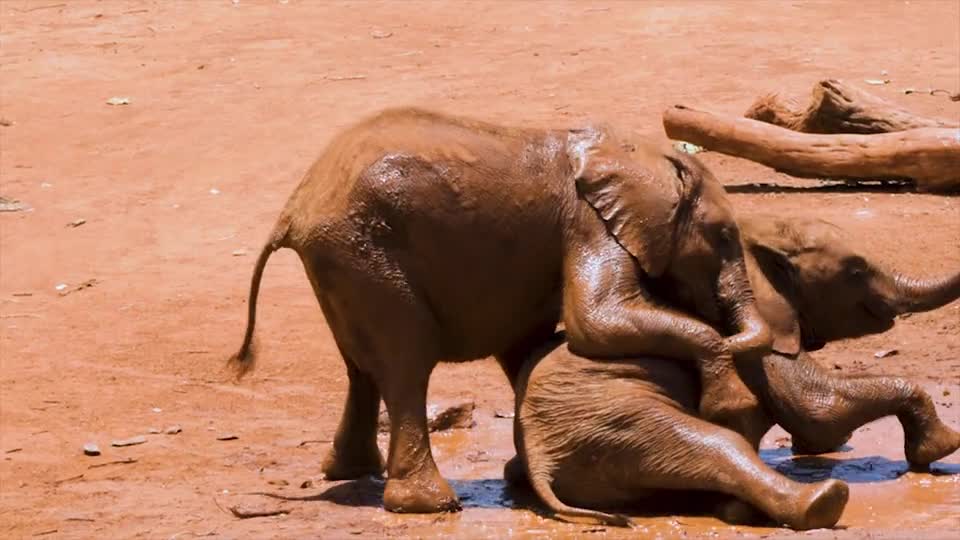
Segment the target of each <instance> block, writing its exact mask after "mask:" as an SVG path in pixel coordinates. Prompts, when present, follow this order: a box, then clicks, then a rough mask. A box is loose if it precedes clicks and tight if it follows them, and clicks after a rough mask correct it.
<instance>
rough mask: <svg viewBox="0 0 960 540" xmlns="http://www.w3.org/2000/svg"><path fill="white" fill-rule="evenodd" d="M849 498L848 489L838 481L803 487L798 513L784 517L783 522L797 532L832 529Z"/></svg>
mask: <svg viewBox="0 0 960 540" xmlns="http://www.w3.org/2000/svg"><path fill="white" fill-rule="evenodd" d="M849 498H850V488H849V487H848V486H847V484H846V483H844V482H841V481H840V480H834V479H830V480H824V481H823V482H818V483H816V484H810V485H807V486H804V488H803V489H802V491H801V493H800V496H799V500H798V506H799V509H800V511H799V512H796V513H794V514H792V515H789V516H784V519H783V521H784V523H785V524H786V525H787V526H789V527H790V528H791V529H795V530H798V531H806V530H810V529H824V528H830V527H833V526H834V525H836V524H837V522H838V521H840V516H841V515H842V514H843V509H844V507H846V505H847V500H848V499H849Z"/></svg>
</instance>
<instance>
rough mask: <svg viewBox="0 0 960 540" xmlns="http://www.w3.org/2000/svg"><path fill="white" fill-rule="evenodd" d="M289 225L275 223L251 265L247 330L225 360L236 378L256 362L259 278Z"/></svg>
mask: <svg viewBox="0 0 960 540" xmlns="http://www.w3.org/2000/svg"><path fill="white" fill-rule="evenodd" d="M288 228H289V226H288V223H287V221H286V220H281V222H280V223H278V224H277V227H276V228H275V229H274V231H273V233H272V234H271V235H270V239H269V240H268V241H267V243H266V245H265V246H263V249H262V250H261V251H260V256H259V257H257V263H256V265H255V266H254V267H253V278H252V280H251V282H250V298H249V300H248V302H247V331H246V333H245V334H244V336H243V344H242V345H240V350H238V351H237V352H236V353H234V354H233V356H231V357H230V359H229V360H227V366H228V367H230V368H232V369H233V371H234V372H235V373H236V376H237V380H240V379H241V378H243V376H244V375H246V374H247V373H249V372H250V371H251V370H253V367H254V365H255V364H256V356H257V354H256V353H257V346H256V343H255V341H254V339H253V329H254V325H255V324H256V319H257V295H258V294H259V293H260V280H261V279H262V278H263V269H264V267H265V266H266V265H267V260H268V259H270V255H272V254H273V252H274V251H276V250H278V249H280V248H282V247H286V239H287V230H288Z"/></svg>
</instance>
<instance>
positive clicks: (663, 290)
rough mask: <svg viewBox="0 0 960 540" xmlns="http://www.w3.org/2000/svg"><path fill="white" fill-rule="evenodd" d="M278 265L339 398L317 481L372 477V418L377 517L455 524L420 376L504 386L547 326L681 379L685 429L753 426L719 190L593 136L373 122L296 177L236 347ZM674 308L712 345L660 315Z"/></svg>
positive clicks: (242, 356)
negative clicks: (305, 294)
mask: <svg viewBox="0 0 960 540" xmlns="http://www.w3.org/2000/svg"><path fill="white" fill-rule="evenodd" d="M281 247H288V248H291V249H293V250H294V251H296V253H297V254H298V255H299V256H300V259H301V261H302V263H303V265H304V268H305V270H306V273H307V277H308V278H309V280H310V283H311V285H312V286H313V289H314V292H315V294H316V296H317V299H318V301H319V303H320V307H321V309H322V310H323V313H324V316H325V317H326V320H327V322H328V324H329V326H330V329H331V331H332V332H333V336H334V339H335V340H336V343H337V347H338V348H339V349H340V352H341V354H342V355H343V358H344V361H345V364H346V367H347V374H348V376H349V390H348V393H347V402H346V405H345V409H344V413H343V416H342V418H341V421H340V425H339V427H338V429H337V433H336V436H335V437H334V443H333V448H332V449H331V451H330V454H329V455H328V456H327V459H326V461H325V462H324V464H323V471H324V473H325V474H326V476H327V478H329V479H348V478H358V477H361V476H364V475H367V474H379V473H380V472H381V471H382V470H383V461H382V457H381V456H380V451H379V449H378V448H377V442H376V431H377V412H378V408H379V403H380V398H381V396H382V397H383V400H384V402H385V403H386V407H387V410H388V412H389V415H390V418H391V420H392V424H391V425H392V427H391V433H390V447H389V456H388V460H387V469H388V472H389V478H388V480H387V484H386V487H385V491H384V506H385V507H386V509H388V510H392V511H399V512H435V511H442V510H454V509H457V508H459V503H458V501H457V498H456V495H455V494H454V492H453V491H452V490H451V489H450V487H449V485H448V484H447V483H446V482H445V481H444V480H443V478H441V477H440V475H439V473H438V471H437V467H436V464H435V463H434V460H433V457H432V454H431V451H430V441H429V438H428V436H427V424H426V394H427V383H428V379H429V376H430V373H431V372H432V370H433V368H434V366H435V365H436V364H437V363H438V362H439V361H462V360H471V359H477V358H483V357H487V356H496V357H497V358H498V360H499V361H500V363H501V366H502V367H503V369H504V371H505V372H506V373H507V376H508V377H509V378H510V379H511V380H513V379H515V377H516V375H517V373H518V371H519V368H520V366H521V365H522V362H523V360H524V359H526V358H527V357H528V356H529V353H530V351H531V350H532V349H533V348H534V347H536V346H538V345H540V344H542V343H543V342H544V340H546V339H548V338H549V336H550V335H552V334H553V332H554V331H555V329H556V326H557V324H558V323H559V322H561V321H562V322H563V323H564V325H565V326H566V329H567V339H568V340H569V346H570V348H571V350H573V351H576V352H577V353H578V354H582V355H587V356H590V357H593V358H614V357H622V356H625V355H626V356H638V355H651V356H657V357H659V358H670V359H675V360H687V361H689V362H696V365H697V368H698V373H699V374H700V380H701V385H702V387H703V391H702V392H701V394H700V395H701V396H702V398H701V400H700V403H699V410H700V413H701V414H703V415H704V416H705V417H706V418H710V419H712V420H715V421H720V422H726V423H731V424H736V422H738V421H739V419H740V418H743V415H742V413H743V411H746V410H750V409H751V408H754V407H755V406H756V401H755V397H754V395H753V394H752V393H751V392H750V391H749V389H748V388H746V387H745V386H744V384H743V382H742V381H741V379H740V378H739V377H737V375H736V369H735V366H734V362H733V355H734V354H737V355H741V356H742V355H748V354H751V353H757V354H755V355H754V356H755V357H756V358H757V359H758V358H759V357H760V356H762V354H765V353H766V352H768V351H769V349H770V333H769V331H768V329H767V327H766V325H765V324H764V323H763V319H762V317H760V315H759V313H758V312H757V309H756V307H755V305H754V303H753V300H752V298H753V295H752V294H751V292H750V287H749V280H748V278H747V275H746V269H745V262H744V257H743V252H742V247H741V244H740V239H739V230H738V227H737V224H736V221H735V220H734V217H733V212H732V209H731V207H730V204H729V202H728V201H727V199H726V194H725V192H724V189H723V187H722V186H721V185H720V184H719V182H717V180H716V179H715V178H714V177H713V176H712V175H711V174H710V172H709V171H707V169H705V168H704V167H703V166H702V165H701V164H700V163H699V162H698V161H697V160H696V159H694V158H692V157H690V156H687V155H685V154H682V153H677V152H675V151H673V150H665V151H660V150H657V149H653V148H640V149H638V150H636V151H635V152H634V151H628V150H627V149H625V147H624V146H623V145H622V144H621V143H620V141H619V140H618V139H617V138H616V137H615V136H614V135H612V134H611V133H610V132H609V131H608V130H607V129H605V128H589V129H575V130H566V129H565V130H538V129H514V128H504V127H499V126H494V125H490V124H486V123H481V122H476V121H472V120H467V119H462V118H453V117H447V116H443V115H439V114H435V113H431V112H427V111H422V110H417V109H396V110H388V111H385V112H382V113H380V114H377V115H375V116H373V117H371V118H369V119H367V120H365V121H362V122H360V123H359V124H357V125H355V126H353V127H351V128H349V129H347V130H346V131H344V132H343V133H341V134H340V135H338V136H336V137H335V138H334V139H333V141H332V142H331V143H330V144H329V146H328V148H327V150H326V151H325V152H324V153H323V154H322V155H321V157H320V158H319V159H318V160H317V161H316V162H315V163H314V164H313V166H312V167H311V168H310V170H309V171H308V172H307V173H306V175H305V177H304V179H303V180H302V181H301V183H300V185H299V187H297V189H296V190H295V191H294V192H293V194H292V195H291V197H290V199H289V201H288V202H287V204H286V207H285V208H284V210H283V212H282V213H281V215H280V217H279V219H278V222H277V225H276V227H275V229H274V232H273V233H272V234H271V236H270V239H269V241H268V242H267V244H266V246H265V247H264V249H263V251H262V252H261V253H260V256H259V258H258V260H257V262H256V265H255V267H254V272H253V278H252V283H251V287H250V297H249V305H248V320H247V328H246V334H245V336H244V340H243V344H242V346H241V347H240V349H239V351H238V352H237V353H236V354H235V355H234V356H233V358H232V359H231V361H232V362H233V363H234V364H235V365H236V366H237V368H238V371H239V373H240V374H242V373H243V372H245V371H247V370H248V369H250V367H251V366H252V365H253V349H252V340H253V330H254V323H255V316H256V300H257V294H258V290H259V287H260V280H261V277H262V274H263V270H264V266H265V265H266V263H267V259H268V258H269V257H270V254H271V253H272V252H273V251H275V250H277V249H279V248H281ZM674 288H679V289H683V290H685V291H690V294H689V295H687V297H685V300H688V301H690V302H691V303H692V304H693V309H692V310H691V311H692V312H694V313H697V314H698V315H699V316H700V317H709V318H711V319H714V320H715V319H718V318H719V317H720V315H721V314H723V318H724V320H723V323H724V326H725V327H726V328H733V329H734V331H733V332H729V334H733V335H730V336H729V337H726V338H724V337H723V336H722V335H721V334H719V333H718V332H717V331H716V330H715V329H714V327H713V326H711V325H709V324H705V323H704V322H701V320H700V319H699V318H697V317H691V316H689V315H685V314H683V313H681V312H680V311H678V310H674V309H671V308H670V307H669V304H667V303H664V302H663V301H662V300H661V299H662V298H664V297H665V296H666V295H667V294H668V293H669V291H670V290H672V289H674Z"/></svg>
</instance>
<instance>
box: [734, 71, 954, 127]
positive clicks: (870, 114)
mask: <svg viewBox="0 0 960 540" xmlns="http://www.w3.org/2000/svg"><path fill="white" fill-rule="evenodd" d="M744 116H745V117H747V118H751V119H753V120H759V121H761V122H767V123H768V124H774V125H777V126H781V127H785V128H787V129H792V130H794V131H800V132H803V133H890V132H893V131H906V130H908V129H917V128H929V127H939V128H948V127H960V122H957V121H955V120H954V121H950V120H945V119H941V118H927V117H924V116H919V115H916V114H913V113H911V112H909V111H907V110H905V109H902V108H900V107H899V106H897V105H896V104H894V103H891V102H889V101H887V100H885V99H881V98H879V97H876V96H874V95H872V94H869V93H867V92H865V91H863V90H860V89H859V88H856V87H854V86H851V85H849V84H846V83H844V82H842V81H837V80H832V79H827V80H824V81H820V82H818V83H817V84H816V85H814V87H813V98H812V99H811V101H810V104H809V105H807V107H806V108H803V106H802V105H800V104H799V103H798V102H797V100H796V99H793V98H789V97H783V96H781V95H780V94H776V93H774V94H767V95H766V96H763V97H761V98H759V99H758V100H757V101H755V102H754V103H753V105H751V106H750V108H749V109H747V112H746V113H744Z"/></svg>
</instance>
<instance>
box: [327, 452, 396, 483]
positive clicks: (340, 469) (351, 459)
mask: <svg viewBox="0 0 960 540" xmlns="http://www.w3.org/2000/svg"><path fill="white" fill-rule="evenodd" d="M383 469H384V463H383V456H382V455H380V449H379V448H377V445H376V444H374V445H373V447H372V448H367V449H366V450H360V449H356V450H354V449H344V450H338V449H337V447H336V446H334V447H333V448H331V449H330V453H328V454H327V457H326V458H325V459H324V460H323V465H322V466H321V471H323V476H324V478H326V479H327V480H354V479H357V478H363V477H365V476H382V475H383Z"/></svg>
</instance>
